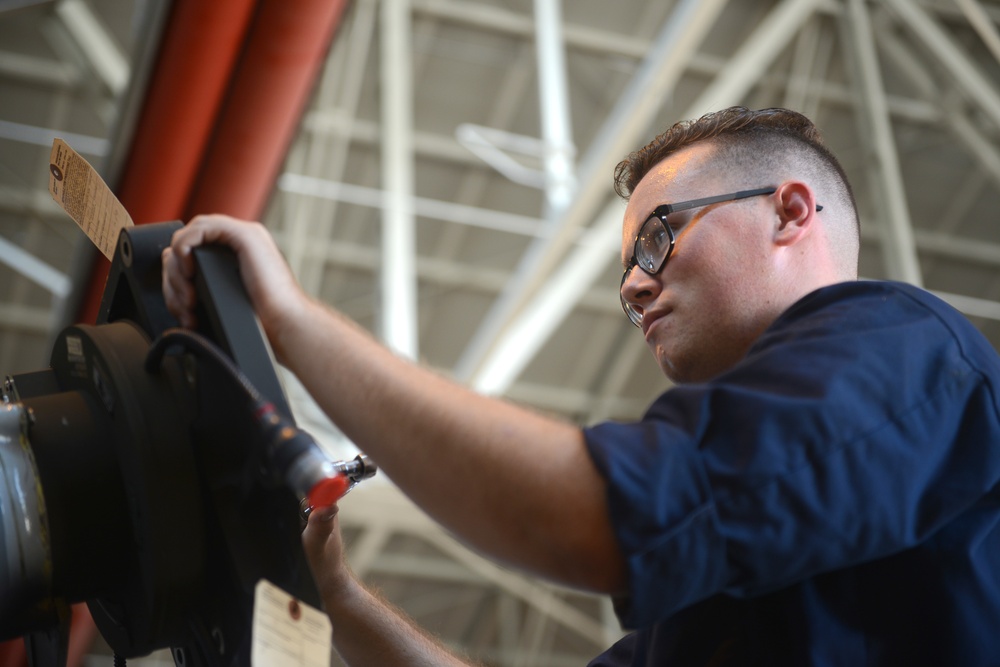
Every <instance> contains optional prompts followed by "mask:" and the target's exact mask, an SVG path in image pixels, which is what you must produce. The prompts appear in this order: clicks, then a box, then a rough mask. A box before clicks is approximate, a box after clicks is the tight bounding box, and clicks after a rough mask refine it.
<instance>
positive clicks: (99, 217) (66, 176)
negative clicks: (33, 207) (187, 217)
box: [49, 139, 132, 259]
mask: <svg viewBox="0 0 1000 667" xmlns="http://www.w3.org/2000/svg"><path fill="white" fill-rule="evenodd" d="M49 193H50V194H51V195H52V198H53V199H55V200H56V203H57V204H59V205H60V206H62V208H63V210H64V211H66V212H67V213H68V214H69V217H71V218H73V220H75V221H76V224H78V225H80V229H82V230H83V233H84V234H86V235H87V238H89V239H90V240H91V241H93V243H94V245H96V246H97V248H98V250H100V251H101V252H103V253H104V256H105V257H107V258H108V259H112V258H113V257H114V255H115V246H117V245H118V234H119V232H121V230H122V229H124V228H125V227H131V226H132V218H131V217H129V214H128V212H127V211H126V210H125V207H124V206H122V203H121V202H120V201H118V199H117V198H116V197H115V195H114V194H113V193H112V192H111V189H110V188H109V187H108V186H107V185H106V184H105V183H104V181H103V180H102V179H101V177H100V176H99V175H98V173H97V171H96V170H95V169H94V168H93V167H91V166H90V163H88V162H87V161H86V160H84V159H83V158H82V157H80V155H79V153H77V152H76V151H74V150H73V149H72V148H70V147H69V144H67V143H66V142H65V141H63V140H62V139H56V140H55V141H53V142H52V152H51V153H50V154H49Z"/></svg>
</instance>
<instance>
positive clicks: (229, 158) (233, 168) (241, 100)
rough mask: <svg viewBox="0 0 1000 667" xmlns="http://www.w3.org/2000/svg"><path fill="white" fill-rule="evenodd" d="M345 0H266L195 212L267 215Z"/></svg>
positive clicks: (193, 206) (208, 161)
mask: <svg viewBox="0 0 1000 667" xmlns="http://www.w3.org/2000/svg"><path fill="white" fill-rule="evenodd" d="M346 4H347V3H346V1H345V0H295V1H294V2H292V1H289V0H262V2H261V7H260V11H259V12H258V14H257V17H256V19H255V20H254V24H253V28H252V30H251V35H250V37H249V39H248V40H247V49H246V52H245V54H244V56H243V59H242V60H241V62H240V66H239V69H238V70H237V72H236V77H235V79H234V81H233V85H232V89H231V91H230V95H229V98H228V99H227V100H226V105H225V108H224V109H223V112H222V115H221V117H220V121H219V125H218V127H217V128H216V132H215V137H214V139H213V141H212V145H211V148H210V150H209V153H208V155H207V156H206V160H205V164H204V165H203V168H202V171H201V174H200V177H199V179H198V185H197V188H196V191H195V194H194V197H193V199H192V201H191V202H190V203H189V205H188V208H187V216H186V217H191V216H192V215H195V214H198V213H227V214H229V215H233V216H236V217H238V218H246V219H250V220H256V219H259V218H260V216H261V215H262V213H263V212H264V206H265V205H266V203H267V199H268V197H269V195H270V194H271V191H272V189H273V186H274V180H275V178H276V177H277V174H278V172H279V170H280V169H281V165H282V164H283V162H284V160H285V154H286V153H287V151H288V146H289V145H290V143H291V141H292V138H293V137H294V135H295V132H296V129H297V128H298V125H299V121H300V119H301V116H302V112H303V110H304V109H305V107H306V104H307V102H308V101H309V97H310V95H311V93H312V89H313V85H314V82H315V80H316V78H317V76H318V74H319V72H320V69H321V68H322V66H323V63H324V61H325V59H326V55H327V52H328V50H329V46H330V41H331V40H332V38H333V35H334V32H335V30H336V27H337V25H338V24H339V22H340V17H341V15H342V13H343V11H344V8H345V7H346Z"/></svg>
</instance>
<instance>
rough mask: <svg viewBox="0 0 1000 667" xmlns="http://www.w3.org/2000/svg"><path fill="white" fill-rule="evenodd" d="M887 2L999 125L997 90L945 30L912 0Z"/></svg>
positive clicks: (999, 96)
mask: <svg viewBox="0 0 1000 667" xmlns="http://www.w3.org/2000/svg"><path fill="white" fill-rule="evenodd" d="M885 4H886V6H888V7H890V8H891V9H892V10H893V13H894V14H895V15H896V16H898V17H899V18H900V19H902V21H903V22H904V23H905V24H906V25H907V26H908V27H909V28H910V30H912V31H913V33H914V34H916V35H917V36H918V37H919V38H920V39H921V40H923V42H924V44H925V45H926V46H927V48H928V49H930V51H931V53H933V54H934V55H935V56H936V57H937V58H938V60H940V62H941V64H942V65H943V66H944V67H945V69H947V70H948V72H949V73H950V74H951V75H952V77H954V79H955V82H956V83H957V84H958V86H959V88H960V89H961V90H962V91H963V92H964V93H965V94H966V96H967V97H968V98H969V99H970V100H972V101H974V102H975V103H976V104H977V105H978V106H979V108H980V109H981V110H982V111H983V113H984V114H986V115H987V116H988V117H989V118H990V119H991V120H992V122H993V124H994V126H995V127H997V128H1000V93H998V92H997V89H996V86H995V84H994V83H993V82H992V81H991V80H990V79H989V77H987V76H986V75H985V74H983V73H982V72H981V71H980V70H979V69H978V68H977V67H976V66H975V65H973V64H972V63H971V62H970V61H969V59H968V58H967V57H966V55H965V54H964V53H962V51H961V50H960V49H959V48H958V47H957V46H956V45H955V43H954V42H953V41H952V39H951V38H950V37H949V36H948V35H947V34H946V33H945V31H944V30H943V29H942V28H941V27H940V26H939V25H938V24H937V23H936V22H935V21H934V20H933V19H931V18H930V17H929V16H928V15H927V13H926V12H925V11H924V10H923V9H921V8H920V7H918V6H917V5H915V4H914V3H913V2H911V0H885Z"/></svg>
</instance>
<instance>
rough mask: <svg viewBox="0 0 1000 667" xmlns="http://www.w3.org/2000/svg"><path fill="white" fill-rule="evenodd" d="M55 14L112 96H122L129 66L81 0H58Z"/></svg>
mask: <svg viewBox="0 0 1000 667" xmlns="http://www.w3.org/2000/svg"><path fill="white" fill-rule="evenodd" d="M56 15H57V16H58V17H59V18H60V19H61V20H62V22H63V26H64V27H65V28H66V30H67V31H68V32H69V34H70V35H72V36H73V39H74V40H75V41H76V43H77V46H79V47H80V50H81V51H82V52H83V54H84V56H85V57H86V58H87V60H88V61H89V63H90V66H91V68H92V69H93V70H94V72H95V73H96V74H97V76H98V77H99V78H100V79H101V81H102V82H103V83H104V85H105V86H107V88H108V90H109V91H110V92H111V93H112V94H113V95H116V96H117V95H121V94H122V93H123V92H124V91H125V87H126V86H127V85H128V80H129V76H130V75H131V71H132V68H131V66H130V65H129V60H128V58H126V57H125V54H124V53H122V51H121V49H119V48H118V46H117V42H116V41H115V39H114V38H113V37H112V35H111V34H110V33H109V32H108V31H107V30H106V29H105V28H104V25H103V24H102V23H101V21H100V19H98V18H97V17H96V16H94V12H93V10H92V9H91V8H90V5H88V4H87V3H86V2H84V1H83V0H61V2H58V3H56Z"/></svg>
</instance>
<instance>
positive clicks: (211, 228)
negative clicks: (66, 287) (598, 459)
mask: <svg viewBox="0 0 1000 667" xmlns="http://www.w3.org/2000/svg"><path fill="white" fill-rule="evenodd" d="M208 243H221V244H225V245H228V246H230V247H231V248H232V249H233V250H234V251H235V253H236V256H237V258H238V261H239V267H240V273H241V275H242V278H243V282H244V285H245V286H246V288H247V292H248V294H249V296H250V299H251V302H252V303H253V305H254V308H255V310H256V312H257V314H258V316H259V317H260V320H261V323H262V325H263V327H264V330H265V332H266V333H267V336H268V339H269V340H270V342H271V345H272V347H273V349H274V352H275V354H276V356H277V357H278V360H279V361H280V362H281V363H282V364H283V365H285V366H286V367H288V369H289V370H291V371H292V372H293V373H295V375H296V376H297V377H298V378H299V380H300V381H301V382H302V383H303V385H304V386H305V387H306V389H307V390H308V391H309V392H310V394H311V395H312V396H313V398H314V399H315V400H316V401H317V403H318V404H319V405H320V406H321V407H322V408H323V410H324V411H325V412H326V413H327V415H328V416H329V417H330V418H331V419H332V420H333V421H334V423H336V424H337V426H338V427H339V428H340V429H341V430H342V431H343V432H344V433H345V434H346V435H347V436H348V437H349V438H351V440H352V441H354V442H355V443H356V444H357V445H358V446H359V447H360V448H361V449H362V450H364V451H365V452H366V453H368V454H369V455H371V457H372V458H373V459H374V460H375V461H376V462H377V463H378V464H379V466H380V467H381V468H382V469H383V470H384V471H385V472H386V474H388V475H389V477H390V478H392V480H393V481H394V482H395V483H396V484H397V485H398V486H399V487H400V488H401V489H402V490H403V491H404V492H405V493H406V494H407V495H408V496H409V497H410V498H411V499H413V500H414V502H416V504H417V505H419V506H420V507H421V508H423V509H424V510H425V511H427V512H428V513H429V514H430V515H431V516H432V517H434V518H435V519H436V520H438V521H439V522H441V523H442V524H443V525H444V526H445V527H447V528H448V529H449V530H451V531H453V532H454V533H455V534H456V535H458V536H459V537H460V538H462V539H463V540H464V541H465V542H466V543H467V544H469V545H470V546H471V547H472V548H474V549H476V550H478V551H480V552H483V553H484V554H486V555H488V556H490V557H492V558H494V559H495V560H499V561H501V562H504V563H508V564H511V565H513V566H515V567H518V568H520V569H523V570H526V571H528V572H531V573H533V574H537V575H540V576H543V577H546V578H549V579H552V580H554V581H558V582H561V583H564V584H568V585H571V586H576V587H580V588H584V589H588V590H592V591H599V592H611V593H616V592H621V591H622V589H623V588H624V584H625V581H624V565H623V562H622V557H621V553H620V551H619V549H618V546H617V543H616V541H615V538H614V535H613V532H612V527H611V522H610V518H609V514H608V510H607V505H606V499H605V488H604V481H603V479H602V478H601V476H600V475H599V474H598V472H597V470H596V468H595V467H594V465H593V463H592V461H591V459H590V456H589V454H588V453H587V450H586V446H585V444H584V438H583V434H582V432H581V430H580V429H579V428H578V427H576V426H574V425H572V424H568V423H564V422H560V421H557V420H554V419H550V418H547V417H543V416H541V415H538V414H536V413H534V412H531V411H529V410H526V409H523V408H521V407H518V406H514V405H512V404H510V403H507V402H504V401H500V400H496V399H491V398H487V397H484V396H480V395H478V394H475V393H474V392H472V391H470V390H468V389H467V388H465V387H462V386H460V385H458V384H456V383H454V382H452V381H450V380H447V379H445V378H443V377H441V376H439V375H437V374H435V373H433V372H431V371H430V370H428V369H425V368H422V367H420V366H417V365H414V364H411V363H409V362H406V361H404V360H402V359H400V358H398V357H396V356H395V355H394V354H392V353H391V352H390V351H389V350H388V349H387V348H385V347H384V346H382V345H381V344H379V343H378V342H377V341H375V340H374V339H373V338H372V337H371V336H370V335H369V334H368V333H367V332H366V331H364V330H362V329H361V328H360V327H358V326H357V325H356V324H354V323H353V322H351V321H350V320H348V319H347V318H346V317H344V316H343V315H341V314H340V313H337V312H335V311H333V310H331V309H329V308H327V307H326V306H324V305H323V304H320V303H318V302H316V301H314V300H313V299H311V298H310V297H308V296H307V295H306V294H305V293H304V292H303V291H302V289H301V288H300V287H299V285H298V284H297V282H296V281H295V279H294V277H293V276H292V274H291V271H290V269H289V268H288V265H287V264H286V263H285V261H284V258H283V257H282V256H281V253H280V251H279V250H278V248H277V246H276V245H275V243H274V241H273V239H272V238H271V236H270V234H269V233H268V232H267V230H266V229H265V228H264V227H263V226H262V225H260V224H257V223H247V222H243V221H239V220H235V219H233V218H228V217H226V216H199V217H197V218H195V219H194V220H192V221H191V223H190V224H188V225H187V226H185V227H184V228H183V229H181V230H179V231H178V232H177V233H176V234H175V236H174V239H173V242H172V245H171V247H170V248H168V249H166V250H165V251H164V256H163V260H164V262H163V266H164V269H163V271H164V295H165V298H166V300H167V306H168V308H169V309H170V310H171V312H173V313H174V314H175V315H176V316H177V317H178V318H179V319H180V320H181V322H182V323H183V324H185V325H186V326H190V325H191V324H193V308H194V303H195V300H194V288H193V283H192V278H193V276H194V272H195V266H194V261H193V257H192V253H191V250H192V248H194V247H196V246H199V245H202V244H208Z"/></svg>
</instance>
